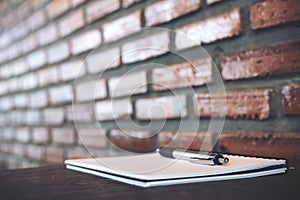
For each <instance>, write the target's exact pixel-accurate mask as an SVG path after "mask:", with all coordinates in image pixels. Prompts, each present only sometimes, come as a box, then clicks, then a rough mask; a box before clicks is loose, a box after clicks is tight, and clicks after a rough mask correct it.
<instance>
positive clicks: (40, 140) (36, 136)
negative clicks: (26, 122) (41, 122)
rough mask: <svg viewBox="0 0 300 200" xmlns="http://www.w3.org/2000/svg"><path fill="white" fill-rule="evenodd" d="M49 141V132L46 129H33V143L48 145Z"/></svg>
mask: <svg viewBox="0 0 300 200" xmlns="http://www.w3.org/2000/svg"><path fill="white" fill-rule="evenodd" d="M48 141H49V131H48V129H47V128H45V127H36V128H33V129H32V142H33V143H35V144H46V143H47V142H48Z"/></svg>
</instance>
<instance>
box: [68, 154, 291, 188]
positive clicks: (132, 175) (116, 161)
mask: <svg viewBox="0 0 300 200" xmlns="http://www.w3.org/2000/svg"><path fill="white" fill-rule="evenodd" d="M226 156H228V157H229V160H230V161H229V163H228V164H227V165H215V166H208V165H201V164H194V163H191V162H189V161H183V160H176V159H170V158H165V157H162V156H161V155H159V154H158V153H149V154H142V155H133V156H124V157H108V158H99V159H97V158H89V159H76V160H66V161H65V164H66V167H67V169H71V170H76V171H80V172H84V173H89V174H94V175H97V176H101V177H104V178H109V179H112V180H116V181H120V182H124V183H128V184H132V185H136V186H140V187H153V186H164V185H174V184H184V183H196V182H207V181H222V180H231V179H241V178H252V177H259V176H266V175H272V174H280V173H284V172H285V171H286V167H285V166H284V165H285V163H286V161H285V160H278V159H265V158H255V157H244V156H232V155H226Z"/></svg>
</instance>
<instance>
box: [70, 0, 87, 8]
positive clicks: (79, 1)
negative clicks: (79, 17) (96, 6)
mask: <svg viewBox="0 0 300 200" xmlns="http://www.w3.org/2000/svg"><path fill="white" fill-rule="evenodd" d="M85 1H86V0H71V4H72V6H73V7H77V6H79V5H80V4H82V3H84V2H85Z"/></svg>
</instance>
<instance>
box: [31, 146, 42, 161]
mask: <svg viewBox="0 0 300 200" xmlns="http://www.w3.org/2000/svg"><path fill="white" fill-rule="evenodd" d="M45 153H46V151H45V148H44V147H40V146H35V145H29V146H28V157H29V158H31V159H34V160H38V161H41V160H44V159H45Z"/></svg>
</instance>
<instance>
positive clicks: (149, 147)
mask: <svg viewBox="0 0 300 200" xmlns="http://www.w3.org/2000/svg"><path fill="white" fill-rule="evenodd" d="M110 141H111V142H112V143H113V144H114V145H115V147H117V148H118V149H121V150H126V151H131V152H152V151H154V149H155V137H154V136H153V135H152V134H151V133H150V132H143V131H120V130H111V132H110Z"/></svg>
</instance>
